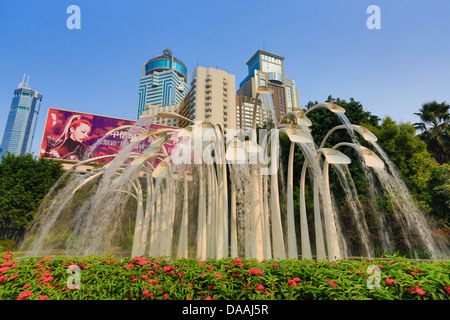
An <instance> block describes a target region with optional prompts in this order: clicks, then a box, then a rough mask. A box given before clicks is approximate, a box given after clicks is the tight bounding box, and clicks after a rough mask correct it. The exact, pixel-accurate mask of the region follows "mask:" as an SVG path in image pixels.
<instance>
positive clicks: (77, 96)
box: [0, 0, 450, 154]
mask: <svg viewBox="0 0 450 320" xmlns="http://www.w3.org/2000/svg"><path fill="white" fill-rule="evenodd" d="M72 4H75V5H78V6H79V7H80V9H81V29H80V30H69V29H68V28H67V27H66V20H67V18H68V17H69V16H70V15H69V14H67V13H66V9H67V7H68V6H70V5H72ZM369 5H378V6H379V7H380V9H381V29H379V30H369V29H368V28H367V26H366V21H367V19H368V18H369V16H370V14H368V13H366V10H367V7H368V6H369ZM264 46H265V49H266V50H267V51H269V52H272V53H274V54H277V55H280V56H283V57H285V75H286V77H288V78H292V79H294V80H295V81H296V85H297V88H298V89H299V95H300V103H301V105H302V106H304V105H305V104H306V103H307V102H308V101H319V102H321V101H324V100H325V99H326V98H327V97H328V95H330V94H331V95H333V96H334V97H339V98H341V99H346V100H349V99H350V98H351V97H353V98H354V99H356V100H358V101H360V102H361V103H362V104H363V105H364V107H365V109H366V110H368V111H370V112H371V113H372V114H375V115H378V116H380V117H381V118H383V117H385V116H388V115H389V116H391V117H392V118H393V119H394V120H396V121H403V122H408V121H409V122H416V121H417V120H418V118H417V117H416V116H415V115H414V112H417V111H418V109H419V108H420V106H421V105H422V104H423V103H425V102H427V101H429V100H434V99H436V100H438V101H447V102H450V1H448V0H430V1H425V0H423V1H400V0H389V1H385V0H370V1H368V0H341V1H336V0H333V1H332V0H329V1H326V0H316V1H298V0H296V1H288V0H277V1H266V0H258V1H256V0H228V1H216V0H210V1H200V0H197V1H196V0H192V1H186V0H184V1H178V0H176V1H154V0H145V1H144V0H128V1H118V0H110V1H100V0H70V1H65V0H47V1H43V0H42V1H33V0H26V1H25V0H24V1H21V0H15V1H4V0H2V1H1V6H0V139H1V138H2V137H3V132H4V129H5V125H6V119H7V116H8V112H9V108H10V104H11V99H12V94H13V91H14V89H15V88H17V85H18V84H19V83H20V82H21V80H22V77H23V74H24V73H27V74H30V75H31V77H30V83H29V85H30V87H31V88H33V89H35V90H38V91H39V92H41V93H42V94H43V101H42V106H41V110H40V114H39V119H38V124H37V127H36V133H35V136H34V142H33V147H32V152H34V153H35V154H37V153H38V150H39V145H40V142H41V139H42V132H43V128H44V123H45V117H46V114H47V109H48V108H49V107H52V108H62V109H68V110H75V111H79V112H88V113H94V114H99V115H105V116H111V117H118V118H125V119H135V118H136V110H137V102H138V86H139V78H140V73H141V69H142V65H143V64H144V63H145V62H146V61H148V60H149V59H151V58H153V57H154V56H156V55H159V54H162V50H163V49H165V48H166V47H170V49H171V50H172V52H173V54H174V56H175V57H177V58H178V59H180V60H181V61H183V63H184V64H185V65H186V66H187V68H188V73H189V75H190V76H191V75H192V71H193V70H194V68H195V67H196V66H197V63H198V64H199V65H200V66H203V67H218V68H219V69H223V70H226V71H227V72H228V73H231V74H234V75H235V76H236V86H238V85H239V83H240V82H241V81H242V80H243V79H244V78H245V76H246V75H247V65H246V62H247V61H248V59H249V58H250V57H251V56H252V55H253V54H254V53H255V52H256V51H257V50H258V49H264ZM236 89H237V88H236ZM0 141H1V140H0Z"/></svg>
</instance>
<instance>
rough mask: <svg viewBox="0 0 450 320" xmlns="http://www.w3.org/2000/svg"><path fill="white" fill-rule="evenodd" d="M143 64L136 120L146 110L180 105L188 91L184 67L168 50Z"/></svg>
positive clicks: (187, 78)
mask: <svg viewBox="0 0 450 320" xmlns="http://www.w3.org/2000/svg"><path fill="white" fill-rule="evenodd" d="M163 53H164V54H163V55H159V56H157V57H155V58H153V59H150V60H149V61H147V62H146V63H144V65H143V67H142V76H141V81H140V84H139V104H138V112H137V118H138V119H139V117H140V116H141V114H142V112H143V111H144V110H145V109H146V108H156V107H166V106H173V105H177V104H179V103H181V102H182V101H183V99H184V97H185V96H186V94H187V93H188V91H189V87H188V84H189V75H188V73H187V68H186V66H185V65H184V64H183V63H182V62H181V61H180V60H178V59H177V58H175V57H174V56H173V55H172V51H170V49H169V48H167V49H165V50H164V52H163Z"/></svg>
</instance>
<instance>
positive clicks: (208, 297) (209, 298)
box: [203, 296, 211, 300]
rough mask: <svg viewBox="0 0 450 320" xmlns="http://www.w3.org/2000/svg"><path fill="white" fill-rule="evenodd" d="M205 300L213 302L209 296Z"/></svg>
mask: <svg viewBox="0 0 450 320" xmlns="http://www.w3.org/2000/svg"><path fill="white" fill-rule="evenodd" d="M203 300H211V297H210V296H207V297H206V298H205V299H203Z"/></svg>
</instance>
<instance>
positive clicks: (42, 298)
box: [39, 296, 48, 300]
mask: <svg viewBox="0 0 450 320" xmlns="http://www.w3.org/2000/svg"><path fill="white" fill-rule="evenodd" d="M47 298H48V296H39V300H45V299H47Z"/></svg>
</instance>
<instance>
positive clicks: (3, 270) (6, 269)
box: [0, 267, 9, 273]
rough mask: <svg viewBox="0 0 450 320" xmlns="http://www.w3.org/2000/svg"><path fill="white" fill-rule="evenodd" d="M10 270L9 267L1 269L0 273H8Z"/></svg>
mask: <svg viewBox="0 0 450 320" xmlns="http://www.w3.org/2000/svg"><path fill="white" fill-rule="evenodd" d="M8 270H9V267H3V268H0V273H1V272H6V271H8Z"/></svg>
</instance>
